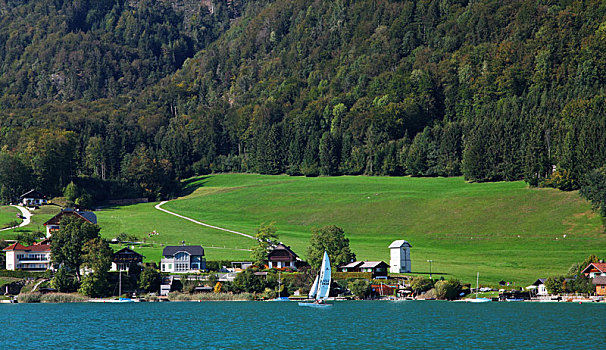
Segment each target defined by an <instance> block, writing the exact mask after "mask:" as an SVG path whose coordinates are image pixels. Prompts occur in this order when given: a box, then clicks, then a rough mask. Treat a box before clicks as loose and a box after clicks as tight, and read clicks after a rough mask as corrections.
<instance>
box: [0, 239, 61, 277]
mask: <svg viewBox="0 0 606 350" xmlns="http://www.w3.org/2000/svg"><path fill="white" fill-rule="evenodd" d="M3 251H4V252H6V269H7V270H24V271H46V270H48V269H49V268H50V267H51V247H50V242H49V241H48V240H47V239H45V240H43V241H42V242H40V243H34V244H32V245H31V246H29V247H26V246H24V245H22V244H20V243H19V242H17V243H14V244H11V245H9V246H8V247H6V248H4V249H3Z"/></svg>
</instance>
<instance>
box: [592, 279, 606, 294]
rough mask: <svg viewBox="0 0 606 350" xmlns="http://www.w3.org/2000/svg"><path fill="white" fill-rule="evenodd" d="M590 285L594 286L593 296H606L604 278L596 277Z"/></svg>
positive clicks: (605, 281) (605, 280)
mask: <svg viewBox="0 0 606 350" xmlns="http://www.w3.org/2000/svg"><path fill="white" fill-rule="evenodd" d="M591 283H593V284H594V285H595V295H599V296H606V276H596V277H594V278H593V279H592V280H591Z"/></svg>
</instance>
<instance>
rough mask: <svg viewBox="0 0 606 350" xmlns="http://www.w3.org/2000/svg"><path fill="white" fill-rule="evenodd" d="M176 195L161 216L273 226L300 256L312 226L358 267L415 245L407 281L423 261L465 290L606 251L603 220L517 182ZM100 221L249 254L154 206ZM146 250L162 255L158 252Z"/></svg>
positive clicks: (276, 183) (257, 184) (285, 182)
mask: <svg viewBox="0 0 606 350" xmlns="http://www.w3.org/2000/svg"><path fill="white" fill-rule="evenodd" d="M185 190H186V191H187V195H185V196H183V197H181V198H179V199H177V200H174V201H171V202H169V203H166V204H165V205H164V206H163V208H165V209H168V210H171V211H174V212H177V213H179V214H182V215H185V216H188V217H191V218H193V219H196V220H199V221H202V222H205V223H209V224H212V225H216V226H219V227H224V228H228V229H232V230H237V231H240V232H243V233H248V234H254V233H255V229H256V228H257V227H258V226H259V224H260V223H262V222H266V223H267V222H275V225H276V226H277V228H278V232H279V234H280V240H282V241H283V242H284V243H286V244H288V245H291V246H292V248H293V249H294V250H295V252H297V253H298V254H299V255H301V256H302V257H303V258H305V254H306V247H307V243H308V240H309V236H310V234H311V233H310V230H311V228H312V227H320V226H323V225H328V224H335V225H338V226H341V227H343V229H344V230H345V232H346V234H347V237H348V238H349V239H350V241H351V246H352V248H353V250H354V251H355V253H356V254H357V257H358V259H362V260H377V259H380V260H385V261H389V251H388V249H387V246H388V245H389V243H391V241H393V240H395V239H406V240H408V241H409V242H410V243H411V244H412V246H413V248H412V265H413V270H414V271H417V272H428V270H429V266H428V263H427V262H426V261H427V260H428V259H431V260H433V266H432V269H433V271H434V272H436V271H437V272H441V273H447V274H449V275H451V276H455V277H457V278H460V279H462V280H467V281H471V280H472V279H473V277H474V276H475V273H476V271H479V272H480V274H481V276H483V278H482V280H483V281H484V283H496V282H497V281H499V280H501V279H505V280H511V281H516V282H518V283H528V282H531V281H532V280H533V279H535V278H538V277H544V276H548V275H552V274H558V273H564V272H566V271H567V269H568V267H569V266H570V265H571V264H572V263H574V262H578V261H580V260H582V259H584V258H585V257H587V256H588V255H589V254H591V253H595V254H598V255H600V254H602V255H603V254H604V252H605V251H606V236H604V235H603V234H602V233H600V232H601V228H600V220H599V218H598V217H596V216H595V214H593V213H592V212H591V210H590V206H589V204H588V203H587V202H586V201H584V200H582V199H581V198H580V197H579V196H578V194H577V192H561V191H557V190H553V189H534V188H529V187H528V186H527V185H526V184H525V183H523V182H498V183H483V184H473V183H467V182H465V181H464V180H463V179H462V178H408V177H405V178H393V177H361V176H359V177H349V176H344V177H319V178H305V177H289V176H264V175H246V174H223V175H211V176H204V177H197V178H192V179H189V180H187V181H186V182H185ZM98 216H99V223H100V224H101V226H102V228H103V230H102V231H103V233H104V234H105V235H110V232H111V234H113V233H115V232H117V231H120V230H123V231H125V232H129V233H134V234H138V235H142V234H143V232H146V231H151V230H153V229H156V230H158V232H160V236H158V238H157V239H156V242H166V243H170V244H176V243H179V242H180V240H182V239H184V240H185V241H186V242H188V243H192V244H193V243H200V244H202V245H203V246H208V245H215V246H221V247H222V246H226V247H227V248H235V247H239V248H241V247H243V246H244V247H247V246H250V245H251V240H249V239H247V238H244V237H241V236H237V235H235V234H230V233H226V232H222V231H216V230H210V229H206V228H201V227H199V226H197V225H194V224H192V223H190V222H188V221H185V220H183V219H179V218H176V217H173V216H171V215H169V214H165V213H162V212H159V211H157V210H155V209H153V204H139V205H134V206H126V207H117V208H112V209H108V210H104V211H101V212H99V213H98ZM146 250H147V251H148V252H149V253H151V255H150V256H159V251H160V247H156V248H154V249H151V248H146ZM207 252H208V259H209V260H215V259H222V258H225V259H247V258H248V257H249V256H248V253H247V252H243V251H236V250H231V249H221V250H219V249H208V250H207ZM144 253H145V252H144ZM148 255H149V254H148Z"/></svg>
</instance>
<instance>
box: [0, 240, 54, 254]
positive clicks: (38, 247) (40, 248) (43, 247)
mask: <svg viewBox="0 0 606 350" xmlns="http://www.w3.org/2000/svg"><path fill="white" fill-rule="evenodd" d="M50 249H51V248H50V244H34V245H30V246H29V247H26V246H24V245H22V244H21V243H19V242H17V243H13V244H11V245H9V246H8V247H6V248H4V249H3V251H5V252H8V251H24V252H50Z"/></svg>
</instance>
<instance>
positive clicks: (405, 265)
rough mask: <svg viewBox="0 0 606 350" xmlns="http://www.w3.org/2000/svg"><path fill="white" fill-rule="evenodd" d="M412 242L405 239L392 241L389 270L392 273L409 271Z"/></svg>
mask: <svg viewBox="0 0 606 350" xmlns="http://www.w3.org/2000/svg"><path fill="white" fill-rule="evenodd" d="M411 247H412V246H411V245H410V243H408V242H407V241H405V240H403V239H399V240H396V241H393V242H391V244H390V245H389V256H390V257H389V272H390V273H409V272H410V271H411V264H410V248H411Z"/></svg>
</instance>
